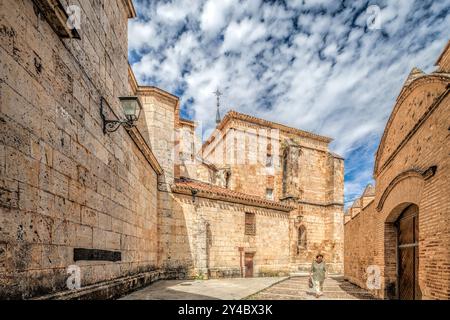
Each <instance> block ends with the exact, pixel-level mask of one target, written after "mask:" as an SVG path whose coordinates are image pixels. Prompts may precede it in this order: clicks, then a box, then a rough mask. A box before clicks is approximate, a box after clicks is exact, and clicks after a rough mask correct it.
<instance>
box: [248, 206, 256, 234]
mask: <svg viewBox="0 0 450 320" xmlns="http://www.w3.org/2000/svg"><path fill="white" fill-rule="evenodd" d="M255 234H256V217H255V214H254V213H250V212H246V213H245V235H247V236H254V235H255Z"/></svg>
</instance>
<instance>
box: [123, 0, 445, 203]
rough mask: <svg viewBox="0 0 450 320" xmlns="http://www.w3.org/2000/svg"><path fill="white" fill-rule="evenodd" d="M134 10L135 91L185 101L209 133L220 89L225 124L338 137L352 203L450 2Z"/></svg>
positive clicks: (224, 1) (253, 1) (184, 1)
mask: <svg viewBox="0 0 450 320" xmlns="http://www.w3.org/2000/svg"><path fill="white" fill-rule="evenodd" d="M133 2H134V4H135V6H136V10H137V12H138V16H139V17H138V19H134V20H131V21H130V22H129V58H130V63H131V65H132V67H133V70H134V72H135V74H136V76H137V78H138V81H139V83H140V84H146V85H155V86H158V87H160V88H162V89H164V90H167V91H169V92H172V93H174V94H175V95H177V96H179V97H180V98H181V105H182V108H181V113H182V116H184V117H186V118H190V119H195V120H198V121H201V122H202V125H203V127H206V128H209V129H212V128H213V127H214V120H215V116H214V115H215V97H214V95H213V94H212V92H213V91H214V90H215V89H216V88H217V87H219V88H220V89H221V90H222V91H223V93H224V95H223V97H222V110H221V111H222V114H224V113H225V112H226V111H227V110H229V109H234V110H237V111H240V112H243V113H248V114H253V115H255V116H258V117H262V118H265V119H268V120H272V121H276V122H281V123H284V124H287V125H290V126H293V127H297V128H300V129H303V130H308V131H312V132H316V133H318V134H322V135H326V136H329V137H333V138H334V139H335V140H334V142H333V143H332V144H331V149H332V150H333V151H335V152H337V153H339V154H341V155H342V156H344V157H345V158H346V160H345V167H346V174H345V198H346V201H347V204H350V203H351V202H350V201H351V200H352V199H354V198H355V197H357V196H358V195H359V194H360V193H361V192H362V190H363V189H364V187H365V185H366V184H367V183H370V182H372V171H373V163H374V154H375V152H376V149H377V147H378V143H379V140H380V138H381V135H382V133H383V130H384V126H385V124H386V121H387V119H388V117H389V114H390V112H391V110H392V108H393V106H394V103H395V99H396V97H397V95H398V93H399V92H400V89H401V87H402V84H403V82H404V81H405V79H406V77H407V76H408V74H409V72H410V70H411V69H412V68H413V67H414V66H416V67H419V68H421V69H422V70H424V71H425V72H432V71H433V70H434V63H435V61H436V59H437V57H438V56H439V54H440V52H441V51H442V50H443V48H444V46H445V44H446V42H447V41H448V39H449V35H450V33H449V30H450V0H440V1H430V0H428V1H427V0H416V1H413V0H391V1H354V0H352V1H336V0H333V1H332V0H292V1H265V2H264V1H259V0H248V1H239V0H217V1H212V0H209V1H201V0H173V1H148V0H134V1H133ZM373 6H376V7H373Z"/></svg>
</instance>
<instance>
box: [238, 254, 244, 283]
mask: <svg viewBox="0 0 450 320" xmlns="http://www.w3.org/2000/svg"><path fill="white" fill-rule="evenodd" d="M242 252H244V247H239V264H240V267H241V278H243V277H244V266H243V263H242Z"/></svg>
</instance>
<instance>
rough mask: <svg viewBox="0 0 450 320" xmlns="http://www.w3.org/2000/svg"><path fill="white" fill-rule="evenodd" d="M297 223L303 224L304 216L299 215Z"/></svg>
mask: <svg viewBox="0 0 450 320" xmlns="http://www.w3.org/2000/svg"><path fill="white" fill-rule="evenodd" d="M296 218H297V223H301V222H302V221H303V215H301V214H300V215H298V216H297V217H296Z"/></svg>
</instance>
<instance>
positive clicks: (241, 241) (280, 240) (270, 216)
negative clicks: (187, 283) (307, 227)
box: [164, 194, 289, 278]
mask: <svg viewBox="0 0 450 320" xmlns="http://www.w3.org/2000/svg"><path fill="white" fill-rule="evenodd" d="M245 212H253V213H255V215H256V235H255V236H248V235H245V232H244V228H245ZM168 219H170V220H172V221H175V226H174V228H173V230H172V233H171V234H167V235H166V237H168V238H170V239H172V240H170V241H167V244H168V247H167V248H165V249H164V250H167V251H169V252H170V253H171V254H170V256H172V257H176V259H175V260H176V261H175V260H174V259H171V260H174V261H173V262H174V263H175V264H178V265H184V266H186V267H187V269H188V273H189V274H190V275H191V276H199V275H208V274H209V276H210V277H213V278H214V277H240V276H241V259H243V255H244V254H245V252H252V253H254V275H255V276H260V275H276V274H286V273H287V272H288V271H289V216H288V214H287V213H284V212H279V211H277V210H272V209H264V208H257V207H252V206H246V205H242V204H237V203H232V202H224V201H217V200H209V199H205V198H196V199H195V202H193V198H192V197H191V196H187V195H181V194H174V207H173V216H172V217H170V218H168ZM174 240H175V241H174ZM239 248H243V251H242V256H241V252H240V251H239ZM242 264H244V261H242Z"/></svg>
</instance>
